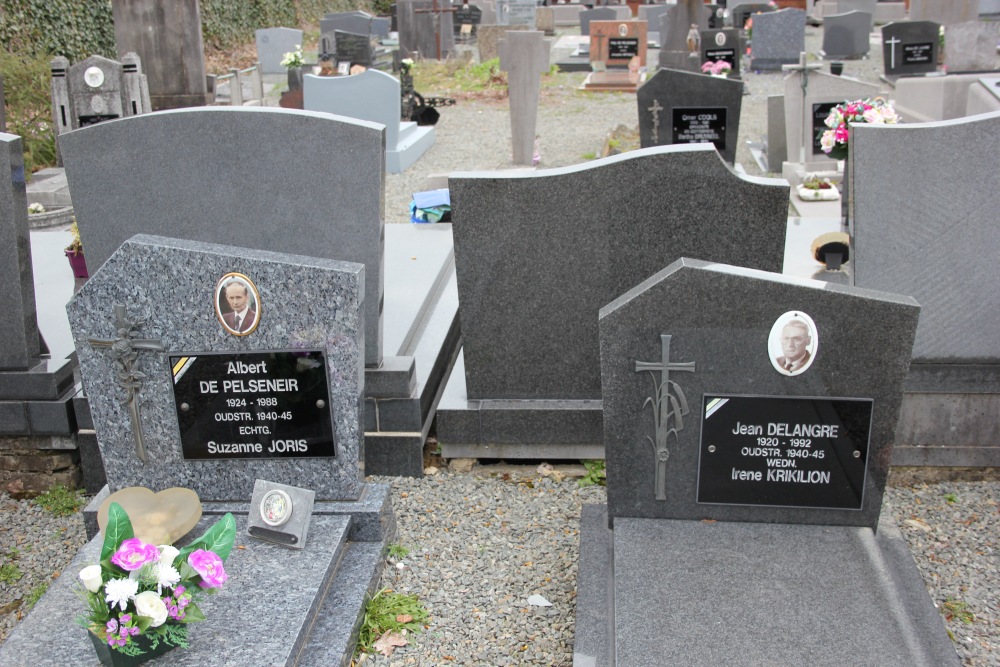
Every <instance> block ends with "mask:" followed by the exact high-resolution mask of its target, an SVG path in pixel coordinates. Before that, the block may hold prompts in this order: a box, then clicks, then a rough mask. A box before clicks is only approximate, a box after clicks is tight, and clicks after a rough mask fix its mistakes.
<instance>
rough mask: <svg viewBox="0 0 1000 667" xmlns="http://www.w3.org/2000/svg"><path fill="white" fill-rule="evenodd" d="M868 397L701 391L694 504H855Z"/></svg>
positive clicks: (864, 456)
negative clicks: (734, 394) (752, 394)
mask: <svg viewBox="0 0 1000 667" xmlns="http://www.w3.org/2000/svg"><path fill="white" fill-rule="evenodd" d="M873 406H874V401H873V400H872V399H864V398H803V397H787V396H730V395H725V394H706V395H705V396H704V401H703V406H702V422H701V445H700V451H699V460H698V492H697V501H698V502H699V503H710V504H724V505H769V506H775V507H814V508H828V509H845V510H860V509H861V506H862V501H863V499H864V488H865V473H866V469H867V462H868V441H869V436H870V431H871V424H872V409H873Z"/></svg>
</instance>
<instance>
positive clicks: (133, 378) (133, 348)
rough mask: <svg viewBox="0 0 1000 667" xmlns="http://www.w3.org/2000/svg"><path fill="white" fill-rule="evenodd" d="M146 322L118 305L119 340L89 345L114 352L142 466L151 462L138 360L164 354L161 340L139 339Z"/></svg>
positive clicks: (94, 341) (91, 342)
mask: <svg viewBox="0 0 1000 667" xmlns="http://www.w3.org/2000/svg"><path fill="white" fill-rule="evenodd" d="M143 324H144V321H142V320H137V321H134V322H133V321H130V320H129V319H128V317H127V315H126V313H125V306H124V305H123V304H120V303H116V304H115V329H116V330H117V334H118V337H117V338H113V339H101V338H88V339H87V342H88V343H90V346H91V347H93V348H95V349H101V348H107V349H110V350H111V357H112V359H114V361H115V363H116V364H117V365H118V382H119V383H120V384H121V386H122V388H123V389H124V390H125V395H124V397H123V398H122V399H121V403H122V405H128V411H129V419H130V421H131V422H132V439H133V440H134V441H135V455H136V457H138V459H139V460H140V461H142V462H143V463H148V457H147V456H146V445H145V442H144V441H143V436H142V421H141V420H140V418H139V391H140V390H141V389H142V381H143V380H144V379H146V375H145V374H144V373H140V372H139V371H138V370H137V369H136V361H137V360H138V358H139V351H140V350H156V351H163V345H162V344H161V343H160V341H158V340H153V339H150V338H136V336H137V335H138V329H139V327H141V326H142V325H143Z"/></svg>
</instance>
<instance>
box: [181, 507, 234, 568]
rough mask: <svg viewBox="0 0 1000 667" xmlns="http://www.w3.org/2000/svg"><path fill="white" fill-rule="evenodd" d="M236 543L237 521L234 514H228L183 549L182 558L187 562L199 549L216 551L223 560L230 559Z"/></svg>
mask: <svg viewBox="0 0 1000 667" xmlns="http://www.w3.org/2000/svg"><path fill="white" fill-rule="evenodd" d="M235 541H236V519H234V518H233V515H232V514H228V513H227V514H226V515H225V516H224V517H222V518H221V519H219V520H218V521H217V522H216V523H215V525H214V526H212V527H211V528H209V529H208V530H207V531H205V534H204V535H202V536H201V537H199V538H198V539H197V540H195V541H194V542H192V543H191V544H189V545H187V546H186V547H184V548H183V549H181V552H180V555H179V557H180V558H183V559H184V560H185V561H187V557H188V555H189V554H191V553H192V552H194V551H197V550H198V549H204V550H205V551H214V552H215V554H216V555H217V556H218V557H219V558H221V559H222V560H226V559H227V558H229V552H231V551H232V550H233V543H234V542H235Z"/></svg>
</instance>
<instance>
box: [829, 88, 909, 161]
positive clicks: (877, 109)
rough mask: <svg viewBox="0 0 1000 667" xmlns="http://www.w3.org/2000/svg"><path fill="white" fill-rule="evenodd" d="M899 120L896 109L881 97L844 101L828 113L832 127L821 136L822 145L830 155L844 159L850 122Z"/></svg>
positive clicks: (871, 122)
mask: <svg viewBox="0 0 1000 667" xmlns="http://www.w3.org/2000/svg"><path fill="white" fill-rule="evenodd" d="M898 122H899V116H897V115H896V110H895V109H893V108H892V105H891V104H889V103H888V102H886V101H885V100H883V99H881V98H874V99H866V100H855V101H854V102H844V103H843V104H839V105H837V106H835V107H834V108H833V109H831V110H830V113H829V115H827V117H826V126H827V127H828V128H830V129H828V130H826V131H824V132H823V136H822V137H820V147H821V148H822V149H823V152H824V153H826V154H828V155H829V156H830V157H832V158H836V159H838V160H843V159H844V158H846V157H847V142H848V139H849V138H850V134H849V132H848V125H849V124H850V123H869V124H872V125H895V124H896V123H898Z"/></svg>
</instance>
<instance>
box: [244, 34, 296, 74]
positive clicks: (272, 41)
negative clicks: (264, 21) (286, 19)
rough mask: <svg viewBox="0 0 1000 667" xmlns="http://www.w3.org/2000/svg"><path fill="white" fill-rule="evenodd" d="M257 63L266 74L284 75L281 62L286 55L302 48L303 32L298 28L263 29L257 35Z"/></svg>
mask: <svg viewBox="0 0 1000 667" xmlns="http://www.w3.org/2000/svg"><path fill="white" fill-rule="evenodd" d="M255 34H256V37H257V62H259V63H260V69H261V72H263V73H264V74H284V73H285V71H286V69H285V67H283V66H282V64H281V61H282V60H283V59H284V57H285V54H286V53H290V52H292V51H294V50H295V49H296V48H297V47H301V46H302V41H303V40H302V31H301V30H299V29H297V28H262V29H260V30H258V31H257V32H256V33H255Z"/></svg>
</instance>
